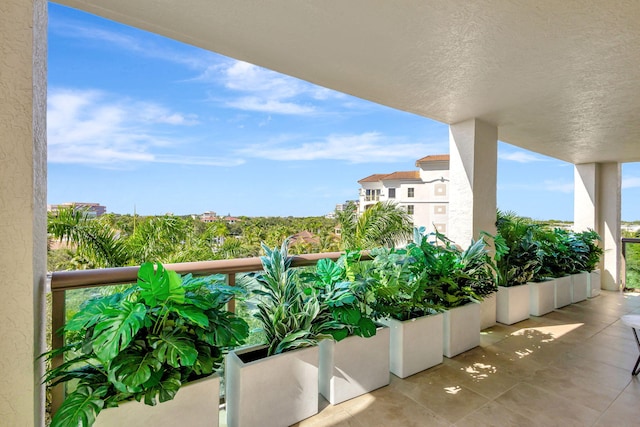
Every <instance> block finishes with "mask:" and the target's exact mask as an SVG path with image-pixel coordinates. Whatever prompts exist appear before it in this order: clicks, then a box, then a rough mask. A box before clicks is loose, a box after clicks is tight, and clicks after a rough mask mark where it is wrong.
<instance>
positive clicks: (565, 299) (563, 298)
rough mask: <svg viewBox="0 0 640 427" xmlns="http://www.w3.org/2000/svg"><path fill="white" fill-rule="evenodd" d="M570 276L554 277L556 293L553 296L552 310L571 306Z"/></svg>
mask: <svg viewBox="0 0 640 427" xmlns="http://www.w3.org/2000/svg"><path fill="white" fill-rule="evenodd" d="M571 282H572V281H571V276H563V277H556V280H555V283H556V292H555V295H554V304H553V306H554V308H560V307H564V306H567V305H569V304H571V290H572V289H571Z"/></svg>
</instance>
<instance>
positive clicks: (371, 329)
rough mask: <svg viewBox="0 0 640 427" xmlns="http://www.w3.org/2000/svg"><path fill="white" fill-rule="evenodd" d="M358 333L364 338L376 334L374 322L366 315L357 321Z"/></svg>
mask: <svg viewBox="0 0 640 427" xmlns="http://www.w3.org/2000/svg"><path fill="white" fill-rule="evenodd" d="M358 329H359V335H360V336H361V337H364V338H369V337H372V336H374V335H375V334H376V330H377V327H376V324H375V323H373V320H371V319H369V318H368V317H363V318H361V319H360V321H359V322H358Z"/></svg>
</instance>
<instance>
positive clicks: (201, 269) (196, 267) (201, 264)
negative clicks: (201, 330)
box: [51, 252, 370, 413]
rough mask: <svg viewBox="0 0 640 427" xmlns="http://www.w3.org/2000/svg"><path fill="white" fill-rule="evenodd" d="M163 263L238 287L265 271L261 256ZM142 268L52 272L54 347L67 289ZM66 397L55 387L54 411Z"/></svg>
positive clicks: (124, 279)
mask: <svg viewBox="0 0 640 427" xmlns="http://www.w3.org/2000/svg"><path fill="white" fill-rule="evenodd" d="M340 255H342V253H340V252H325V253H314V254H302V255H295V256H293V257H292V261H291V266H292V267H305V266H311V265H315V264H316V263H317V262H318V261H319V260H321V259H324V258H329V259H332V260H334V261H335V260H337V259H338V258H339V257H340ZM368 259H370V257H369V255H368V253H367V252H363V253H362V255H361V260H368ZM163 265H164V267H165V268H167V269H169V270H175V271H176V272H178V273H180V274H188V273H191V274H193V275H194V276H208V275H211V274H224V275H226V276H227V284H228V285H230V286H235V283H236V274H237V273H249V272H254V271H261V270H262V264H261V262H260V258H259V257H254V258H239V259H228V260H216V261H198V262H185V263H179V264H163ZM138 269H139V267H137V266H135V267H119V268H103V269H97V270H75V271H56V272H54V273H53V274H52V275H51V297H52V298H51V326H52V328H51V331H52V332H51V347H52V348H53V349H57V348H61V347H62V346H63V345H64V335H63V334H57V333H56V331H58V330H60V329H61V328H62V327H63V326H64V325H65V322H66V307H65V301H66V291H71V290H78V289H88V288H95V287H101V286H111V285H121V284H129V283H134V282H136V280H137V277H138ZM228 309H229V310H230V311H235V302H234V301H233V300H232V301H231V302H230V303H229V306H228ZM62 362H63V360H62V355H60V356H58V357H57V358H55V359H53V360H52V362H51V363H52V365H53V366H60V364H62ZM63 400H64V386H63V385H58V386H56V387H53V388H52V390H51V411H52V413H55V411H56V410H57V409H58V408H59V407H60V404H61V403H62V401H63Z"/></svg>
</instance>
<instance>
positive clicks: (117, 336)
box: [93, 301, 147, 364]
mask: <svg viewBox="0 0 640 427" xmlns="http://www.w3.org/2000/svg"><path fill="white" fill-rule="evenodd" d="M146 313H147V309H146V308H145V306H144V304H140V303H132V302H130V301H122V303H121V304H120V309H115V308H109V309H106V310H105V311H104V315H105V318H104V319H103V320H102V321H100V323H98V324H97V325H96V327H95V330H94V332H93V338H94V342H93V351H94V352H95V353H96V355H97V356H98V358H99V359H100V360H102V361H103V362H104V363H105V364H106V362H108V361H110V360H112V359H113V358H114V357H116V355H117V354H118V353H119V352H120V351H122V349H124V348H126V347H127V346H128V345H129V343H130V342H131V340H132V339H133V337H134V336H135V335H136V333H138V331H139V330H140V328H141V327H142V326H143V323H144V318H145V315H146Z"/></svg>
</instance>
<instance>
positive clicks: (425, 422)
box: [344, 387, 450, 427]
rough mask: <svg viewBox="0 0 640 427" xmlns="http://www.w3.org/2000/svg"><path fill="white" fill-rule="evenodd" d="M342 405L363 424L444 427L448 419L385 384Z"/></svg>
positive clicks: (389, 426)
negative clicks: (362, 396)
mask: <svg viewBox="0 0 640 427" xmlns="http://www.w3.org/2000/svg"><path fill="white" fill-rule="evenodd" d="M367 396H368V397H369V399H360V398H358V399H357V400H356V399H354V400H356V401H354V402H351V404H350V405H347V406H345V408H344V409H345V410H346V411H347V412H348V413H349V414H350V415H351V416H352V418H353V419H354V420H355V421H356V422H358V423H360V424H361V425H362V426H366V427H378V426H379V427H396V426H397V427H423V426H425V427H426V426H434V427H440V426H442V427H444V426H449V425H450V423H449V422H448V421H446V420H445V419H443V418H440V417H439V416H437V415H436V414H434V413H433V412H431V411H430V410H429V409H427V408H425V407H424V406H422V405H420V404H418V403H417V402H415V401H414V400H412V399H410V398H409V397H407V396H405V395H404V394H402V393H398V392H397V390H393V389H390V388H388V387H385V388H384V389H380V390H377V391H375V392H373V393H370V394H369V395H367ZM345 403H346V402H345Z"/></svg>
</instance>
